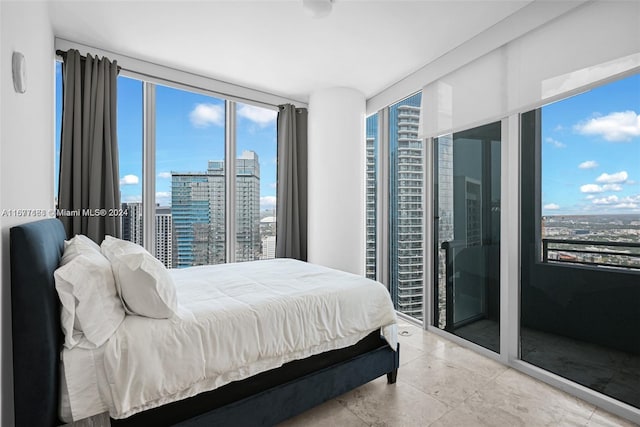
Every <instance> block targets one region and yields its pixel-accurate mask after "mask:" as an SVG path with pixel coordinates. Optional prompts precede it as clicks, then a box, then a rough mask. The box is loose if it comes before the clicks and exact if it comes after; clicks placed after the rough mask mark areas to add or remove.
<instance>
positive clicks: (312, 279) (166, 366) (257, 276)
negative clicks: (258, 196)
mask: <svg viewBox="0 0 640 427" xmlns="http://www.w3.org/2000/svg"><path fill="white" fill-rule="evenodd" d="M171 274H172V276H173V278H174V281H175V283H176V288H177V295H178V302H179V309H178V315H177V316H175V317H173V318H171V319H149V318H144V317H139V316H127V317H126V318H125V320H124V322H123V323H122V325H121V326H120V328H119V329H118V330H117V331H116V333H115V334H114V335H113V336H112V337H111V338H110V339H109V341H108V342H107V344H106V345H105V346H104V354H103V357H104V365H103V369H104V375H105V377H106V380H107V383H108V387H102V393H101V400H102V403H103V404H104V405H106V407H108V409H109V413H110V414H111V416H112V417H114V418H124V417H127V416H130V415H132V414H135V413H137V412H140V411H143V410H146V409H149V408H153V407H157V406H160V405H163V404H166V403H169V402H173V401H176V400H180V399H183V398H186V397H190V396H193V395H196V394H198V393H200V392H203V391H207V390H212V389H214V388H217V387H220V386H222V385H224V384H227V383H229V382H232V381H236V380H241V379H244V378H247V377H249V376H252V375H255V374H257V373H259V372H263V371H266V370H269V369H273V368H276V367H279V366H281V365H282V364H284V363H286V362H289V361H291V360H296V359H301V358H305V357H308V356H311V355H313V354H318V353H322V352H324V351H329V350H334V349H337V348H342V347H346V346H349V345H352V344H355V343H356V342H358V341H359V340H360V339H362V338H364V337H365V336H366V335H368V334H369V333H370V332H372V331H375V330H377V329H381V330H382V333H383V335H385V337H386V338H387V341H389V344H390V345H391V346H392V347H393V348H394V349H395V348H396V342H397V338H396V335H395V322H396V315H395V311H394V309H393V305H392V303H391V300H390V298H389V293H388V291H387V290H386V289H385V287H384V286H383V285H382V284H380V283H377V282H374V281H371V280H368V279H365V278H363V277H361V276H357V275H353V274H348V273H344V272H340V271H336V270H332V269H328V268H325V267H320V266H316V265H312V264H307V263H303V262H299V261H294V260H286V259H277V260H269V261H254V262H248V263H237V264H223V265H217V266H205V267H192V268H188V269H182V270H172V271H171ZM64 361H65V369H66V370H67V375H66V377H67V381H68V382H69V380H70V378H69V375H68V371H69V369H68V368H67V366H66V361H67V358H65V359H64ZM97 369H98V370H99V369H100V367H97ZM69 388H70V390H71V389H74V388H75V387H74V386H72V385H70V386H69ZM71 405H72V408H73V402H71ZM95 406H96V408H98V407H100V405H95ZM73 413H74V419H78V418H77V417H76V411H73ZM94 413H96V412H94ZM83 415H84V416H89V415H93V414H89V413H87V414H83Z"/></svg>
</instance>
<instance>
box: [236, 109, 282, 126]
mask: <svg viewBox="0 0 640 427" xmlns="http://www.w3.org/2000/svg"><path fill="white" fill-rule="evenodd" d="M238 115H239V116H240V117H244V118H245V119H249V120H251V121H252V122H254V123H256V124H258V125H259V126H260V127H264V126H267V125H269V124H271V123H273V122H275V121H276V118H277V116H278V112H277V111H275V110H269V109H268V108H260V107H254V106H253V105H245V104H242V105H241V106H240V108H238Z"/></svg>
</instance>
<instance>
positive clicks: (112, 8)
mask: <svg viewBox="0 0 640 427" xmlns="http://www.w3.org/2000/svg"><path fill="white" fill-rule="evenodd" d="M529 3H531V0H502V1H487V0H475V1H460V0H457V1H456V0H453V1H452V0H448V1H435V0H413V1H398V0H387V1H383V0H377V1H365V0H335V2H334V5H333V11H332V13H331V14H330V15H329V16H328V17H326V18H321V19H314V18H311V17H310V16H308V15H307V14H306V13H305V12H304V11H303V8H302V1H301V0H288V1H270V0H260V1H238V0H236V1H189V2H187V1H95V0H94V1H58V0H52V1H51V2H50V12H51V19H52V24H53V28H54V33H55V36H56V37H61V38H64V39H67V40H70V41H73V42H77V43H82V44H84V45H88V46H93V47H95V48H98V49H101V50H108V51H112V52H115V53H118V54H121V55H126V56H131V57H134V58H137V59H142V60H146V61H150V62H154V63H157V64H160V65H165V66H170V67H173V68H177V69H181V70H184V71H189V72H192V73H195V74H200V75H203V76H207V77H211V78H215V79H218V80H222V81H226V82H229V83H234V84H238V85H242V86H246V87H250V88H253V89H259V90H263V91H266V92H270V93H273V94H277V95H281V96H285V97H288V98H291V99H295V100H300V101H306V100H307V99H308V96H309V94H310V93H312V92H313V91H315V90H318V89H322V88H327V87H335V86H343V87H351V88H355V89H358V90H360V91H362V92H363V93H364V95H365V96H366V97H367V98H369V97H371V96H373V95H375V94H377V93H379V92H380V91H382V90H383V89H385V88H387V87H388V86H390V85H391V84H393V83H395V82H397V81H399V80H401V79H403V78H404V77H406V76H407V75H409V74H411V73H412V72H414V71H416V70H418V69H420V68H421V67H423V66H425V65H427V64H429V63H430V62H432V61H434V60H436V59H437V58H438V57H440V56H442V55H443V54H445V53H446V52H448V51H449V50H451V49H453V48H455V47H457V46H459V45H461V44H464V43H465V42H466V41H468V40H470V39H472V38H474V37H475V36H477V35H478V34H480V33H481V32H483V31H485V30H487V29H488V28H490V27H491V26H493V25H494V24H496V23H497V22H500V21H501V20H503V19H505V18H507V17H508V16H509V15H511V14H513V13H514V12H516V11H517V10H519V9H520V8H522V7H524V6H526V5H527V4H529Z"/></svg>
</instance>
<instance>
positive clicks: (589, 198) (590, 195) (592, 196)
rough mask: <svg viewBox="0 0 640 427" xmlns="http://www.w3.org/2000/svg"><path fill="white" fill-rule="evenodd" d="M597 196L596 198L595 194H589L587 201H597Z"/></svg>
mask: <svg viewBox="0 0 640 427" xmlns="http://www.w3.org/2000/svg"><path fill="white" fill-rule="evenodd" d="M595 198H596V196H594V195H593V194H589V195H588V196H587V197H585V199H587V200H591V199H595Z"/></svg>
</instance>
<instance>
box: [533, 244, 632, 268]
mask: <svg viewBox="0 0 640 427" xmlns="http://www.w3.org/2000/svg"><path fill="white" fill-rule="evenodd" d="M542 262H544V263H567V264H581V265H589V266H597V267H617V268H632V269H640V243H635V242H603V241H595V240H565V239H542Z"/></svg>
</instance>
